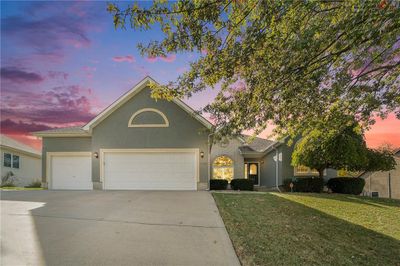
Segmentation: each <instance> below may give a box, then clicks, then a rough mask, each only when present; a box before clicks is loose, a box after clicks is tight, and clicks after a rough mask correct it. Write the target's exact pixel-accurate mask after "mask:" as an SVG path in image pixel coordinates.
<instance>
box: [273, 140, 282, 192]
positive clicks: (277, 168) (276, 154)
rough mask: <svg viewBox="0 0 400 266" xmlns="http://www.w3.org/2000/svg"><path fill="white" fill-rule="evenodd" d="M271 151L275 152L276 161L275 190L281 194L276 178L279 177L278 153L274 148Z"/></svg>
mask: <svg viewBox="0 0 400 266" xmlns="http://www.w3.org/2000/svg"><path fill="white" fill-rule="evenodd" d="M273 149H274V150H275V156H276V160H275V188H276V189H277V190H278V191H279V192H282V191H281V190H280V189H279V184H278V183H279V178H278V175H279V152H278V149H277V148H276V147H273Z"/></svg>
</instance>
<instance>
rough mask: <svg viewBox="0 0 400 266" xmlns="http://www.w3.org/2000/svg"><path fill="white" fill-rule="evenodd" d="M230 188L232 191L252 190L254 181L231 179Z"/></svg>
mask: <svg viewBox="0 0 400 266" xmlns="http://www.w3.org/2000/svg"><path fill="white" fill-rule="evenodd" d="M231 187H232V189H234V190H254V181H253V180H252V179H244V178H237V179H232V181H231Z"/></svg>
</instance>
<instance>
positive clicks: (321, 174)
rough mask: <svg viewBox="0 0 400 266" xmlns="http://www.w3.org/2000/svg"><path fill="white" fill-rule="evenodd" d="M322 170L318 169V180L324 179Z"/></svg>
mask: <svg viewBox="0 0 400 266" xmlns="http://www.w3.org/2000/svg"><path fill="white" fill-rule="evenodd" d="M324 170H325V169H318V174H319V177H320V178H324Z"/></svg>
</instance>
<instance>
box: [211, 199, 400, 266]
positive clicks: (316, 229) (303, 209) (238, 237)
mask: <svg viewBox="0 0 400 266" xmlns="http://www.w3.org/2000/svg"><path fill="white" fill-rule="evenodd" d="M213 196H214V199H215V201H216V203H217V206H218V208H219V211H220V214H221V216H222V218H223V220H224V223H225V226H226V228H227V230H228V233H229V236H230V238H231V240H232V242H233V245H234V247H235V250H236V253H237V254H238V257H239V259H240V261H241V263H242V264H243V265H254V264H255V265H399V262H400V252H399V250H400V201H398V200H387V199H375V198H374V199H372V198H367V197H359V196H353V195H339V194H312V193H309V194H304V193H223V192H219V193H213Z"/></svg>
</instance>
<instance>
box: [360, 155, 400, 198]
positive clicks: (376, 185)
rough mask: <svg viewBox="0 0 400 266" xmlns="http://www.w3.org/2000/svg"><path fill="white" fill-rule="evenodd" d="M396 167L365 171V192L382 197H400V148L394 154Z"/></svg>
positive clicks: (363, 176) (368, 194)
mask: <svg viewBox="0 0 400 266" xmlns="http://www.w3.org/2000/svg"><path fill="white" fill-rule="evenodd" d="M394 158H395V161H396V168H395V169H393V170H391V171H385V172H382V171H378V172H365V173H363V174H361V175H360V177H361V178H364V179H365V187H364V191H363V194H364V195H366V196H376V197H382V198H394V199H400V150H398V151H397V152H396V153H395V155H394Z"/></svg>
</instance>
